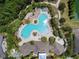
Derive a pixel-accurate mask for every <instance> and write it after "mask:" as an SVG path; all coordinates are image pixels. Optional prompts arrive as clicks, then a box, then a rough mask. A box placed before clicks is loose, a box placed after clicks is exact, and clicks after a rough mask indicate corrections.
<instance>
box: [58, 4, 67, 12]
mask: <svg viewBox="0 0 79 59" xmlns="http://www.w3.org/2000/svg"><path fill="white" fill-rule="evenodd" d="M65 7H66V6H65V3H60V4H59V7H58V9H59V10H60V11H64V8H65Z"/></svg>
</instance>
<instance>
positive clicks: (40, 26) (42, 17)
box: [21, 13, 48, 38]
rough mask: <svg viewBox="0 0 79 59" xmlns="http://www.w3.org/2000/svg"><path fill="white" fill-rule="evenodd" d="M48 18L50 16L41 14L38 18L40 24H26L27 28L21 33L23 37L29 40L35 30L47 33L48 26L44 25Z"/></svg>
mask: <svg viewBox="0 0 79 59" xmlns="http://www.w3.org/2000/svg"><path fill="white" fill-rule="evenodd" d="M47 18H48V15H47V14H46V13H40V15H39V17H38V20H39V22H38V24H32V23H30V24H26V26H25V27H24V28H23V29H22V31H21V36H22V37H23V38H28V37H29V36H30V35H31V32H32V31H33V30H36V31H38V32H41V33H43V32H45V31H46V30H47V28H48V26H47V25H46V24H45V23H44V21H45V20H46V19H47Z"/></svg>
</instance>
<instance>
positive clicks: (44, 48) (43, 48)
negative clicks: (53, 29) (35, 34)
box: [19, 41, 64, 56]
mask: <svg viewBox="0 0 79 59" xmlns="http://www.w3.org/2000/svg"><path fill="white" fill-rule="evenodd" d="M56 48H57V49H58V52H56V51H55V53H56V54H57V55H60V54H61V53H63V50H64V46H62V45H60V44H58V43H55V44H54V46H52V45H49V42H42V41H35V42H34V45H31V44H30V43H25V44H24V45H22V46H21V47H19V49H20V51H21V53H22V54H23V56H26V55H29V54H30V52H32V51H34V54H38V53H39V52H45V53H49V51H50V50H51V51H54V49H56Z"/></svg>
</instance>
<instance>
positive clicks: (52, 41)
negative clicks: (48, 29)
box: [49, 37, 55, 45]
mask: <svg viewBox="0 0 79 59" xmlns="http://www.w3.org/2000/svg"><path fill="white" fill-rule="evenodd" d="M54 42H55V38H54V37H49V44H50V45H53V43H54Z"/></svg>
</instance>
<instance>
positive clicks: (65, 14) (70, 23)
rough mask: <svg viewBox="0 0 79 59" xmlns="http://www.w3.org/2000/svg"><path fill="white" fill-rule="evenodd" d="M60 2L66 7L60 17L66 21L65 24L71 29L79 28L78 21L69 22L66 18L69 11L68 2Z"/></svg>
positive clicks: (63, 0)
mask: <svg viewBox="0 0 79 59" xmlns="http://www.w3.org/2000/svg"><path fill="white" fill-rule="evenodd" d="M61 2H63V3H65V5H66V8H65V10H64V13H63V15H62V17H64V18H65V19H66V22H65V24H66V25H69V26H71V27H72V28H79V21H78V20H75V19H71V20H70V19H69V16H68V11H69V9H68V3H67V2H68V0H61Z"/></svg>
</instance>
